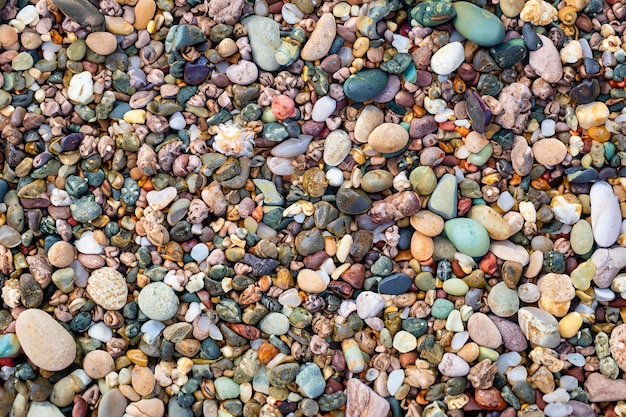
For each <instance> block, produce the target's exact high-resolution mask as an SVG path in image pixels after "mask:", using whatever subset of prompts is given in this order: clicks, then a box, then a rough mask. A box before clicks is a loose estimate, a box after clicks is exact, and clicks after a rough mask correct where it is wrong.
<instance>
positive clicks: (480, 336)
mask: <svg viewBox="0 0 626 417" xmlns="http://www.w3.org/2000/svg"><path fill="white" fill-rule="evenodd" d="M467 331H468V332H469V336H470V338H471V339H472V340H473V341H474V342H476V343H478V345H480V346H484V347H488V348H490V349H497V348H498V347H500V345H501V344H502V335H501V334H500V331H499V330H498V328H497V327H496V325H495V323H494V322H493V321H491V319H490V318H489V317H488V316H487V315H486V314H483V313H474V314H472V316H471V317H470V318H469V320H468V321H467Z"/></svg>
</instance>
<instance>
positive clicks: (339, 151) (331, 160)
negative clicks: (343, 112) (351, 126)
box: [323, 129, 352, 167]
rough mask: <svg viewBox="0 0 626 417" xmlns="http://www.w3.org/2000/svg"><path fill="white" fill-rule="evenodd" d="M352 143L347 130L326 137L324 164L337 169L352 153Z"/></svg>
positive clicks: (337, 131) (334, 132)
mask: <svg viewBox="0 0 626 417" xmlns="http://www.w3.org/2000/svg"><path fill="white" fill-rule="evenodd" d="M350 149H352V142H351V141H350V137H349V136H348V133H346V131H345V130H341V129H338V130H335V131H333V132H331V133H330V134H329V135H328V136H326V140H325V141H324V156H323V158H324V162H325V163H326V165H329V166H332V167H336V166H337V165H339V164H340V163H341V162H343V160H344V159H346V156H348V154H349V153H350Z"/></svg>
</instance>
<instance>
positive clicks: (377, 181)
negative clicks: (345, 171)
mask: <svg viewBox="0 0 626 417" xmlns="http://www.w3.org/2000/svg"><path fill="white" fill-rule="evenodd" d="M392 184H393V174H392V173H391V172H389V171H387V170H384V169H374V170H372V171H368V172H367V173H366V174H365V175H364V176H363V178H362V179H361V188H362V189H363V191H365V192H368V193H378V192H381V191H383V190H388V189H389V188H391V186H392Z"/></svg>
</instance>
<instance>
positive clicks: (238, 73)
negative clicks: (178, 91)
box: [178, 59, 259, 130]
mask: <svg viewBox="0 0 626 417" xmlns="http://www.w3.org/2000/svg"><path fill="white" fill-rule="evenodd" d="M226 76H227V77H228V79H229V80H230V81H232V82H233V83H234V84H240V85H249V84H252V83H253V82H255V81H256V79H257V78H258V77H259V70H258V68H257V66H256V65H254V63H253V62H250V61H246V60H243V59H242V60H240V61H239V62H238V63H237V64H235V65H230V66H229V67H228V69H226ZM178 130H180V129H178Z"/></svg>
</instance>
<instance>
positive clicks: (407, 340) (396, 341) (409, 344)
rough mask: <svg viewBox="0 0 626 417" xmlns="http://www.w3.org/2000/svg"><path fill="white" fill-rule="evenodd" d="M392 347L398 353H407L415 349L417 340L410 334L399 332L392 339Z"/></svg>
mask: <svg viewBox="0 0 626 417" xmlns="http://www.w3.org/2000/svg"><path fill="white" fill-rule="evenodd" d="M393 347H394V348H395V349H396V350H397V351H398V352H400V353H407V352H411V351H413V350H415V348H417V338H416V337H415V336H413V335H412V334H411V333H409V332H407V331H404V330H400V331H399V332H398V333H396V335H395V336H394V337H393Z"/></svg>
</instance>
